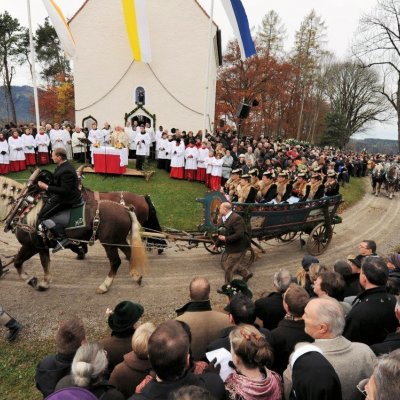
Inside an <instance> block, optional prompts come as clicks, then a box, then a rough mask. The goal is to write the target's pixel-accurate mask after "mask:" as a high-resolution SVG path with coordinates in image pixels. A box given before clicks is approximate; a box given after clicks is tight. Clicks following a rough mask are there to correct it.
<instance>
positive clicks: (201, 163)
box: [197, 147, 210, 168]
mask: <svg viewBox="0 0 400 400" xmlns="http://www.w3.org/2000/svg"><path fill="white" fill-rule="evenodd" d="M209 153H210V150H208V149H207V147H206V148H205V149H202V148H201V147H200V149H199V157H198V158H197V168H207V166H206V164H205V159H206V158H207V157H208V154H209Z"/></svg>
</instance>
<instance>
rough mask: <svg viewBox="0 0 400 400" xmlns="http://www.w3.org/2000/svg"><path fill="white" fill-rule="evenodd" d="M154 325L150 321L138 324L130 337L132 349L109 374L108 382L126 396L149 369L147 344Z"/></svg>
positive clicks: (133, 390) (132, 391)
mask: <svg viewBox="0 0 400 400" xmlns="http://www.w3.org/2000/svg"><path fill="white" fill-rule="evenodd" d="M155 329H156V327H155V326H154V324H153V323H151V322H146V323H144V324H142V325H140V326H139V327H138V328H137V329H136V331H135V333H134V334H133V337H132V351H131V352H129V353H127V354H125V355H124V361H122V362H121V363H119V364H118V365H117V366H116V367H115V368H114V370H113V372H112V374H111V376H110V381H109V382H110V384H112V385H114V386H115V387H116V388H117V389H118V390H119V391H120V392H121V393H122V394H123V395H124V396H125V397H126V398H128V397H129V396H131V395H132V394H133V393H134V392H135V389H136V386H137V385H138V384H139V383H140V382H142V380H143V379H144V378H145V377H146V375H148V374H149V373H150V371H151V364H150V361H149V353H148V344H149V338H150V336H151V334H152V333H153V332H154V331H155Z"/></svg>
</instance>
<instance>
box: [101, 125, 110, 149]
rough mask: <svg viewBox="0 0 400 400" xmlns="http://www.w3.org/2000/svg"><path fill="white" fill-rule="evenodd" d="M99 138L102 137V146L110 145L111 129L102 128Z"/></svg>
mask: <svg viewBox="0 0 400 400" xmlns="http://www.w3.org/2000/svg"><path fill="white" fill-rule="evenodd" d="M101 135H102V136H101V138H102V141H103V143H102V145H103V146H110V145H111V129H105V128H103V129H102V130H101Z"/></svg>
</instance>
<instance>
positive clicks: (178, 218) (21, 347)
mask: <svg viewBox="0 0 400 400" xmlns="http://www.w3.org/2000/svg"><path fill="white" fill-rule="evenodd" d="M49 169H51V170H52V169H54V167H49ZM29 175H30V174H29V172H26V171H25V172H21V173H17V174H10V175H9V177H10V178H12V179H18V180H20V179H21V180H24V181H26V179H27V178H28V177H29ZM84 185H85V186H87V187H89V188H91V189H93V190H98V191H118V190H127V191H132V192H135V193H139V194H145V193H149V194H151V197H152V199H153V201H154V203H155V205H156V208H157V211H158V215H159V218H160V221H161V225H162V226H166V227H172V228H176V229H196V227H197V225H198V224H199V223H201V220H202V208H201V205H200V204H199V203H197V202H196V201H195V199H196V198H197V197H202V196H203V195H204V193H205V187H204V185H202V184H198V183H189V182H186V181H176V180H172V179H169V178H168V175H167V173H166V172H164V171H158V170H157V171H156V174H155V176H154V177H153V178H151V180H150V181H149V182H146V181H145V180H144V179H142V178H134V177H118V176H117V177H107V176H102V175H94V174H87V175H86V179H85V180H84ZM341 193H342V194H343V198H344V200H345V202H344V204H343V207H344V208H346V207H349V206H351V205H353V204H355V203H356V202H357V201H358V200H360V199H361V198H362V196H363V195H364V193H365V180H364V179H358V178H352V179H351V182H350V184H349V185H346V186H345V187H344V188H341ZM10 311H11V310H10ZM11 312H12V311H11ZM3 332H4V330H3V329H1V332H0V333H1V334H2V333H3ZM93 339H95V338H93ZM54 352H55V345H54V342H53V340H52V339H49V340H48V341H41V342H33V343H25V342H24V343H18V342H17V343H15V344H11V345H10V344H7V343H5V342H4V341H3V340H2V339H0V381H1V384H0V399H1V400H8V399H10V400H11V399H12V400H25V399H30V400H36V399H41V398H42V397H41V396H40V393H39V392H38V391H37V390H36V388H35V383H34V374H35V367H36V364H37V362H38V361H39V360H41V359H42V358H43V357H44V356H45V355H47V354H51V353H54Z"/></svg>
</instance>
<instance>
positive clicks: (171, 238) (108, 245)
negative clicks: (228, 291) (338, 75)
mask: <svg viewBox="0 0 400 400" xmlns="http://www.w3.org/2000/svg"><path fill="white" fill-rule="evenodd" d="M38 174H39V172H38V171H36V172H35V173H34V174H33V175H32V176H31V178H30V179H29V181H28V185H27V186H23V185H20V184H18V183H17V182H15V181H12V180H10V179H8V178H2V181H1V182H0V187H1V188H2V191H3V192H4V193H3V194H1V195H0V203H1V204H2V202H3V203H4V204H3V205H2V207H3V212H5V215H6V217H5V218H4V221H6V222H5V230H9V229H12V230H13V232H14V233H15V234H16V236H17V238H18V240H19V241H20V243H21V244H22V247H21V249H20V251H19V252H18V254H17V255H16V257H15V259H14V265H15V266H16V268H17V271H18V274H19V276H20V277H21V278H22V279H25V280H26V281H27V282H28V283H29V284H31V285H32V286H34V287H36V288H39V289H42V290H45V289H47V288H48V286H49V282H50V273H49V265H50V258H49V246H46V244H45V243H44V244H43V240H40V238H38V232H37V230H36V228H35V226H36V225H35V224H36V223H35V221H32V222H31V223H30V224H29V218H28V219H26V218H27V217H28V216H29V215H31V214H32V211H34V210H35V209H39V210H40V208H39V207H40V202H41V201H42V200H41V192H40V191H38V190H37V187H36V184H35V182H36V179H37V178H38ZM84 191H85V193H84V199H85V205H84V206H83V207H84V210H85V221H84V222H85V224H84V226H83V227H82V228H81V229H78V230H77V229H74V230H73V231H71V233H69V234H68V236H69V237H70V239H71V241H72V243H73V244H72V246H75V247H78V248H79V247H80V246H83V245H86V244H92V243H93V242H94V241H95V240H96V239H98V240H99V241H100V243H101V244H102V245H103V247H104V248H105V250H106V253H107V257H108V259H109V261H110V272H109V274H108V276H107V277H106V279H105V281H104V282H103V283H102V284H101V285H100V286H99V288H98V293H105V292H106V291H107V290H108V289H109V287H110V286H111V284H112V281H113V279H114V277H115V275H116V272H117V270H118V267H119V265H120V263H121V260H120V258H119V256H118V249H120V250H121V251H123V252H124V254H125V255H126V257H127V258H128V259H130V261H131V262H130V267H131V274H132V276H133V278H134V279H135V280H136V281H137V282H138V283H139V284H140V282H141V275H139V274H138V272H137V268H138V267H137V265H141V264H143V263H145V257H144V255H143V251H142V248H143V247H142V244H141V242H140V237H139V235H138V232H139V230H138V226H139V222H140V223H141V225H142V226H143V227H144V228H145V230H146V232H142V233H141V236H142V238H145V239H146V241H147V244H148V245H149V247H150V246H152V247H158V250H159V253H161V252H162V250H163V249H164V248H165V247H166V246H167V244H166V241H167V242H168V243H170V244H172V243H173V244H175V245H178V246H179V247H180V249H182V250H184V249H187V248H189V249H190V248H192V247H197V246H198V245H199V244H200V243H203V245H204V247H205V248H206V249H207V250H208V251H209V252H211V253H213V254H222V260H223V258H224V257H225V256H226V253H225V252H224V248H223V247H221V246H218V245H217V243H216V236H217V233H218V229H219V208H220V205H221V203H223V202H225V201H226V199H225V197H224V196H223V195H222V194H221V193H219V192H211V193H208V194H207V195H206V196H205V197H204V198H202V199H197V201H199V202H201V203H202V204H203V209H204V221H203V223H202V224H200V225H199V227H198V230H197V231H192V232H184V231H175V230H165V229H164V230H161V228H160V226H159V223H158V220H157V216H156V212H155V208H154V206H153V204H152V203H151V200H150V198H149V197H147V196H138V195H135V194H133V193H129V192H110V193H97V192H91V191H89V190H86V189H84V190H83V192H84ZM29 199H30V200H29ZM27 200H29V201H27ZM341 201H342V200H341V196H340V195H338V196H334V197H324V198H322V199H320V200H311V201H306V202H300V203H296V204H262V203H254V204H245V203H233V207H234V211H236V212H237V213H239V214H240V215H242V216H243V218H244V220H245V221H246V224H247V226H248V232H249V234H250V237H251V243H252V246H251V247H250V248H249V250H248V254H247V263H248V264H251V263H252V262H253V261H254V259H255V252H254V248H258V249H259V250H260V251H261V252H265V250H264V249H263V248H262V246H261V244H262V242H264V241H267V240H270V239H273V238H277V239H279V240H281V241H283V242H286V241H291V240H294V238H295V237H296V236H297V235H300V240H301V243H304V244H305V247H306V250H307V251H308V252H309V253H310V254H312V255H319V254H322V253H323V252H324V251H325V250H326V249H327V247H328V245H329V243H330V242H331V239H332V235H333V231H334V225H335V224H336V223H339V222H340V221H341V220H340V217H338V216H337V214H336V213H337V209H338V206H339V204H340V203H341ZM25 203H26V204H25ZM133 211H134V212H133ZM138 221H139V222H138ZM304 234H306V235H308V238H307V242H305V241H304V240H303V239H302V238H301V237H302V235H304ZM128 236H130V238H131V244H128V243H127V241H126V238H127V237H128ZM139 242H140V243H139ZM182 242H186V245H184V246H182V245H179V244H178V243H182ZM72 250H73V248H72ZM73 251H74V250H73ZM37 253H39V255H40V258H41V262H42V266H43V269H44V272H45V275H44V281H43V282H40V283H39V284H38V282H37V280H36V278H34V277H29V276H28V275H27V274H26V273H25V272H24V270H23V263H24V262H25V261H26V260H28V259H29V258H30V257H32V256H33V255H35V254H37ZM138 261H139V263H138ZM139 268H140V267H139Z"/></svg>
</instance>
